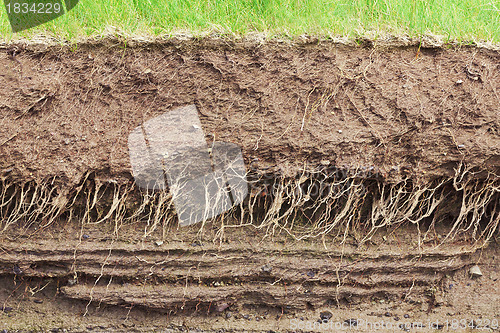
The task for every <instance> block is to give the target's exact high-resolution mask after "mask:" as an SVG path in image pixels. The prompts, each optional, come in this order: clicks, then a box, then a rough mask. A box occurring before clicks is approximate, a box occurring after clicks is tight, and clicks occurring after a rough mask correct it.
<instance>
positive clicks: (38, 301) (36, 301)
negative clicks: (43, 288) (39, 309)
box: [33, 299, 43, 304]
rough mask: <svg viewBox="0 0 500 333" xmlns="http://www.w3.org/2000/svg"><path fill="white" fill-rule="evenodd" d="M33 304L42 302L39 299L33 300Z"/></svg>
mask: <svg viewBox="0 0 500 333" xmlns="http://www.w3.org/2000/svg"><path fill="white" fill-rule="evenodd" d="M33 302H35V303H36V304H42V303H43V301H42V300H41V299H35V300H33Z"/></svg>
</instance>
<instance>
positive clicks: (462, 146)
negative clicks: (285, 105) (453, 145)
mask: <svg viewBox="0 0 500 333" xmlns="http://www.w3.org/2000/svg"><path fill="white" fill-rule="evenodd" d="M457 147H458V148H460V149H462V148H465V145H458V146H457Z"/></svg>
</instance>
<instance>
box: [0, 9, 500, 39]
mask: <svg viewBox="0 0 500 333" xmlns="http://www.w3.org/2000/svg"><path fill="white" fill-rule="evenodd" d="M109 26H114V27H117V28H118V29H120V30H121V31H123V32H124V33H126V34H148V35H162V34H169V33H172V32H176V31H180V30H181V31H185V30H188V31H190V32H193V33H194V34H197V33H201V32H206V31H218V32H224V33H234V34H245V33H248V32H252V31H259V32H267V33H269V34H271V35H273V34H281V35H283V34H284V35H286V36H292V37H293V36H297V35H301V34H304V33H307V34H310V35H321V36H346V37H350V38H353V37H357V36H362V35H367V34H369V35H370V36H371V37H375V38H376V37H377V36H381V35H386V34H394V35H402V34H408V35H410V36H412V37H416V36H421V35H423V34H437V35H443V36H444V37H445V40H448V41H458V42H468V41H478V40H480V41H487V42H494V43H498V42H500V1H495V0H457V1H453V0H428V1H424V0H393V1H391V0H352V1H351V0H309V1H305V0H283V1H279V0H206V1H200V0H100V1H97V0H81V1H80V3H79V4H78V6H77V7H76V8H75V9H73V10H72V11H70V12H69V13H68V14H67V15H64V16H62V17H60V18H57V19H56V20H54V21H51V22H49V23H46V24H44V25H42V26H41V27H37V28H34V29H31V30H28V31H25V32H21V33H18V34H12V33H11V32H10V26H9V23H8V20H7V15H6V13H5V10H1V19H0V31H1V34H2V37H3V39H13V38H14V39H15V38H18V37H28V38H29V37H30V36H33V35H34V34H37V33H40V32H46V33H47V32H48V33H49V34H51V35H55V36H57V37H59V38H61V39H76V38H80V37H85V36H92V35H98V34H100V33H102V32H103V31H105V29H106V27H109Z"/></svg>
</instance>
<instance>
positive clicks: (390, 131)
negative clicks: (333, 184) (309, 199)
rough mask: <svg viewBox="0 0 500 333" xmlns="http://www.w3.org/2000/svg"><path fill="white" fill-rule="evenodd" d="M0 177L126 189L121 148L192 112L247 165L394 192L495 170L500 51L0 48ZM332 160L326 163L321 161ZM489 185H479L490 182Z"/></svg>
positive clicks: (322, 45)
mask: <svg viewBox="0 0 500 333" xmlns="http://www.w3.org/2000/svg"><path fill="white" fill-rule="evenodd" d="M0 82H1V84H0V119H1V120H0V122H1V126H0V173H1V174H3V175H8V176H7V177H8V178H10V179H12V180H21V181H24V180H29V179H32V178H35V179H47V178H48V177H52V176H57V178H58V179H57V180H56V182H60V184H64V186H72V185H73V184H76V183H78V182H79V181H80V180H81V178H82V176H83V175H84V174H85V173H86V172H89V171H97V172H98V175H100V176H101V177H103V178H104V179H114V180H117V181H120V179H123V180H125V179H127V180H129V179H130V161H129V157H128V147H127V138H128V135H129V133H130V132H131V131H132V130H133V129H134V128H136V127H137V126H139V125H140V124H141V123H142V122H143V121H146V120H148V119H151V118H153V117H155V116H158V115H161V114H163V113H165V112H168V111H169V110H171V109H172V108H175V107H178V106H185V105H189V104H195V105H196V106H197V107H198V110H199V116H200V119H201V122H202V126H203V129H204V131H205V134H206V136H207V139H208V140H209V142H210V141H211V140H213V139H214V138H215V140H217V141H225V142H232V143H236V144H238V145H240V146H241V147H242V149H243V154H244V157H245V160H246V163H247V166H250V165H251V166H252V168H255V169H260V170H263V171H264V170H273V171H279V172H282V173H284V174H285V175H294V174H296V172H297V171H299V170H302V169H303V168H304V165H305V163H306V162H307V165H308V167H313V166H318V165H326V164H327V163H328V162H329V163H330V164H329V165H334V166H337V167H341V168H345V169H354V168H358V167H361V168H363V167H364V168H370V167H373V168H372V169H373V170H374V172H375V173H378V174H379V175H380V176H382V177H383V178H384V179H385V180H386V181H388V182H397V181H398V180H400V179H401V178H402V177H410V178H413V179H414V180H416V181H424V182H427V181H429V180H431V179H433V178H435V177H439V176H445V177H450V176H453V175H454V173H455V171H454V169H455V168H457V166H458V165H459V164H460V163H461V162H464V163H465V164H466V165H467V166H469V167H474V168H476V169H477V170H492V171H495V172H498V170H499V168H500V135H499V132H500V116H499V110H500V109H499V106H500V52H498V51H494V50H488V49H480V48H475V47H462V48H456V47H455V48H450V49H444V48H419V47H418V46H415V47H392V48H391V47H387V48H377V47H371V46H365V47H364V46H359V47H351V46H346V45H339V44H335V43H333V42H318V43H314V44H307V43H302V44H294V45H292V44H285V43H282V44H280V43H272V42H269V43H264V44H260V45H257V44H255V43H253V44H248V43H245V42H234V41H229V40H214V39H202V40H190V41H180V40H177V39H172V40H168V41H164V42H162V43H156V44H144V45H140V46H135V47H130V46H127V45H126V44H125V43H119V42H116V41H115V42H100V43H87V44H81V45H78V46H72V47H71V46H67V47H62V46H50V47H47V46H45V47H40V46H36V47H35V46H29V45H28V46H26V45H22V44H16V45H8V46H5V47H4V48H3V49H0ZM327 161H328V162H327ZM483 175H484V174H483Z"/></svg>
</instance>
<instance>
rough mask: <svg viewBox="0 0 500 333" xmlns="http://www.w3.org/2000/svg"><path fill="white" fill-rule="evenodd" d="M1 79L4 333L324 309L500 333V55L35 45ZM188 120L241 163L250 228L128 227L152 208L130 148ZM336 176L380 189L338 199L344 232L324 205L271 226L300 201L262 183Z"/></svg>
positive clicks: (454, 50)
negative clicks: (162, 123)
mask: <svg viewBox="0 0 500 333" xmlns="http://www.w3.org/2000/svg"><path fill="white" fill-rule="evenodd" d="M0 82H1V84H0V119H1V120H0V123H1V126H0V192H1V197H0V216H1V221H0V222H1V223H0V226H1V227H2V230H1V233H0V281H1V284H0V309H1V311H0V329H3V328H5V329H6V330H19V331H34V330H42V331H43V330H54V331H57V330H61V331H63V330H67V331H71V332H83V331H92V332H100V331H124V332H125V331H127V332H130V331H138V332H142V331H163V332H169V331H173V332H176V331H180V330H183V331H186V330H197V329H198V330H201V331H242V332H243V331H245V332H246V331H256V332H260V331H265V332H269V331H275V332H278V331H280V332H288V331H321V328H318V327H317V326H316V327H311V326H310V325H312V323H315V322H317V320H318V319H320V314H321V313H322V312H323V317H325V316H326V317H330V315H331V318H329V322H330V323H332V325H333V323H340V324H342V323H345V321H346V320H347V321H348V322H349V320H350V319H352V320H351V321H350V323H351V325H352V323H353V322H354V320H356V323H359V325H358V326H356V329H357V330H359V331H364V332H372V331H374V329H373V328H370V327H366V326H364V324H362V323H363V321H364V322H365V323H366V322H367V323H371V324H372V325H378V324H380V323H382V321H383V322H385V323H386V326H385V327H386V328H385V329H380V330H379V331H385V330H387V331H394V330H398V331H399V330H400V325H403V326H404V325H405V324H408V323H410V322H412V323H419V322H421V323H423V325H425V327H412V328H409V331H412V332H419V331H430V330H433V329H434V328H440V327H439V325H447V324H448V325H449V326H448V327H447V326H443V327H441V329H443V330H449V331H451V330H454V329H453V327H452V326H451V325H452V322H453V320H459V321H460V320H462V319H463V320H466V323H467V324H468V325H469V326H470V327H469V328H468V329H469V330H470V331H475V330H477V329H482V330H483V331H484V330H486V329H488V330H490V331H500V329H499V325H498V324H497V325H496V326H495V325H494V322H492V321H493V320H500V318H499V317H498V314H499V313H500V292H499V290H500V281H499V280H498V278H499V276H498V275H499V261H498V256H499V255H500V253H499V247H498V240H499V232H498V230H499V225H500V209H499V202H500V178H499V175H500V116H499V110H500V52H499V51H497V50H492V49H486V48H478V47H457V46H449V47H446V46H445V47H438V48H433V47H422V46H421V45H420V46H419V45H409V46H401V45H399V46H389V45H385V46H376V45H373V44H372V43H368V42H366V43H360V45H359V46H351V45H344V44H338V43H334V42H331V41H317V40H314V39H313V40H309V41H306V42H300V43H299V42H286V43H285V42H265V43H259V42H256V41H245V40H243V41H234V40H228V39H210V38H206V39H189V40H181V39H178V38H177V39H176V38H174V39H169V40H165V41H156V42H154V43H149V42H144V43H138V44H137V43H135V44H133V45H131V43H128V42H127V41H126V40H101V41H98V42H86V43H81V44H78V45H70V46H60V45H51V46H49V45H46V44H21V43H18V44H10V45H6V46H4V47H3V48H1V49H0ZM192 104H194V105H196V106H197V109H198V111H199V117H200V119H201V123H202V126H203V130H204V132H205V134H206V137H207V141H208V142H209V143H211V142H213V141H214V140H215V141H223V142H231V143H235V144H238V145H239V146H240V147H241V148H242V152H243V156H244V159H245V164H246V166H247V168H248V169H249V170H248V171H249V177H250V179H251V180H252V181H254V183H253V184H254V185H255V186H253V187H252V192H251V193H250V198H254V199H250V202H254V203H255V206H256V207H257V209H256V212H258V213H259V214H260V215H259V214H257V215H255V217H253V218H254V220H252V221H251V222H250V223H241V224H243V226H242V225H239V226H238V227H237V228H236V227H234V228H233V227H232V226H235V225H237V224H238V223H234V222H230V220H231V221H233V220H235V219H237V218H236V217H237V216H238V213H241V212H238V211H236V212H234V214H232V215H230V216H229V215H228V216H223V217H222V218H221V219H219V220H216V221H210V222H207V223H206V224H203V226H202V227H201V228H200V226H199V225H194V226H191V227H187V228H179V227H178V226H177V225H176V224H175V222H172V221H173V220H168V221H169V222H168V223H167V222H165V221H163V222H161V218H158V219H154V220H150V219H144V218H143V217H141V218H137V219H133V218H130V216H131V215H134V213H133V212H134V210H137V209H139V208H137V207H143V206H141V202H144V200H145V198H148V196H147V193H146V194H144V193H139V191H138V190H137V189H134V188H133V177H132V174H131V166H130V161H129V155H128V146H127V138H128V135H129V133H130V132H131V131H132V130H133V129H134V128H136V127H138V126H140V125H141V123H143V122H144V121H147V120H149V119H152V118H154V117H156V116H159V115H161V114H163V113H165V112H168V111H169V110H171V109H173V108H175V107H180V106H186V105H192ZM325 170H335V171H339V170H341V171H342V174H343V178H344V179H347V178H348V179H350V177H353V178H352V179H354V180H355V181H359V182H360V183H359V184H363V185H364V186H365V187H364V188H365V189H367V190H368V191H367V192H366V193H367V194H366V193H364V192H363V193H362V194H359V195H360V197H359V198H358V199H359V201H356V200H358V199H355V196H354V194H353V195H352V196H351V195H345V196H338V197H335V200H336V201H333V203H334V205H333V206H331V205H330V206H328V205H329V202H330V201H325V202H326V203H325V202H323V203H322V205H323V206H326V208H325V207H323V206H322V207H323V208H324V209H326V210H327V211H328V207H330V208H331V207H333V210H334V211H336V212H337V211H344V208H346V213H345V214H344V215H343V219H342V222H338V221H337V220H335V223H336V224H335V225H334V226H335V227H332V228H329V224H326V225H325V224H323V222H317V221H320V220H321V219H323V218H324V219H325V221H326V220H328V219H329V218H330V217H331V215H330V213H328V214H326V215H324V214H323V215H322V214H319V213H318V212H317V211H314V212H311V211H310V210H311V207H314V204H315V203H317V202H319V201H315V200H320V199H321V197H318V198H313V199H314V200H313V201H312V202H313V204H311V205H312V206H308V207H306V206H303V205H304V203H303V202H301V203H300V204H299V203H297V202H296V201H294V200H295V198H294V197H293V195H289V196H288V197H286V200H284V202H285V203H284V204H283V207H285V208H287V207H292V208H294V207H295V206H294V205H297V207H298V208H297V211H299V210H300V211H301V214H295V215H294V214H290V215H287V216H286V218H282V217H283V216H284V215H283V214H285V213H284V211H287V209H285V208H283V207H282V206H280V207H281V208H278V209H277V211H275V212H274V213H273V214H276V215H272V214H271V215H272V216H271V215H269V214H270V213H269V214H267V212H270V211H272V209H273V207H274V206H273V203H275V202H277V201H278V199H280V198H283V197H284V196H281V195H282V194H279V195H278V194H276V193H268V190H269V187H266V186H264V187H259V184H260V185H262V184H263V185H269V184H268V183H269V182H275V184H276V183H279V182H280V181H283V182H287V181H288V182H292V183H293V181H295V180H297V179H298V181H299V185H301V184H302V183H303V181H302V180H301V179H302V178H301V177H305V179H306V180H307V181H306V182H313V181H315V180H316V179H318V177H319V175H322V174H324V173H325V172H326V171H325ZM252 177H253V178H252ZM264 178H265V179H267V180H266V181H267V182H268V183H265V181H263V179H264ZM328 179H329V180H328V181H331V182H335V181H336V180H332V179H331V178H328ZM290 184H291V183H290ZM101 188H102V191H101ZM262 188H264V189H265V190H264V191H263V190H262ZM256 189H260V190H259V191H257V190H256ZM349 191H351V190H349ZM352 191H354V190H352ZM282 192H283V193H284V192H286V191H282ZM346 193H347V192H346ZM348 193H353V192H348ZM400 196H401V197H403V198H405V199H404V200H403V199H401V201H398V200H399V199H398V200H396V199H394V200H393V198H399V197H400ZM154 198H156V199H154V200H156V201H154V200H153V201H154V202H153V203H152V204H151V205H152V206H155V205H156V206H162V204H163V202H164V201H165V202H166V201H167V199H161V198H162V197H161V195H159V197H154ZM353 198H354V199H353ZM356 198H357V197H356ZM365 199H366V200H365ZM141 200H142V201H141ZM162 200H164V201H162ZM252 200H254V201H252ZM306 201H307V200H306ZM352 202H355V204H353V205H354V206H356V207H355V209H353V210H352V212H351V211H347V208H348V207H349V205H351V204H352ZM413 203H415V204H414V205H413ZM286 205H288V206H286ZM300 205H302V206H300ZM357 205H359V207H358V206H357ZM110 207H111V208H110ZM148 207H149V206H148ZM384 207H388V208H387V211H384V210H383V208H384ZM151 209H152V210H153V211H154V208H151ZM242 210H243V211H244V208H242ZM108 211H109V212H110V213H109V214H107V213H106V212H108ZM165 211H167V209H165ZM165 211H163V210H162V211H161V214H159V215H158V216H160V215H161V216H166V215H167V213H165ZM141 212H144V210H141ZM294 212H295V210H294ZM393 212H396V213H394V214H392V213H393ZM404 212H410V213H408V214H406V213H404ZM169 213H171V212H170V211H169ZM266 214H267V215H266ZM280 214H281V215H280ZM332 214H333V213H332ZM377 214H378V215H377ZM391 214H392V215H391ZM146 215H147V213H146ZM153 215H154V214H153ZM174 215H175V214H174ZM354 215H356V217H355V218H354V217H353V218H352V219H351V216H354ZM150 216H152V215H151V214H150ZM252 216H253V215H252ZM269 216H271V217H273V218H274V217H276V218H275V220H278V222H276V223H275V222H270V223H269V224H260V225H259V223H260V221H261V220H262V221H264V220H266V219H267V218H268V217H269ZM332 216H333V215H332ZM336 216H338V215H336ZM374 216H378V217H376V218H375V217H374ZM380 216H382V217H380ZM16 217H19V219H17V218H16ZM292 220H293V221H294V222H293V223H292V222H290V221H292ZM396 220H397V221H396ZM123 221H127V222H126V223H125V222H123ZM266 221H267V220H266ZM321 221H323V220H321ZM363 221H365V222H363ZM380 221H383V222H380ZM415 221H417V222H415ZM232 223H233V224H232ZM266 223H267V222H266ZM297 228H299V229H300V228H302V229H303V230H306V231H307V230H313V231H314V232H312V233H307V232H302V233H300V232H298V233H295V231H296V230H297ZM374 231H377V232H374ZM301 235H302V236H304V235H308V236H310V237H298V236H301ZM450 235H451V236H450ZM474 264H479V266H480V268H481V270H482V273H483V275H482V276H481V277H477V278H473V277H471V276H470V274H469V268H470V267H471V266H472V265H474ZM325 311H328V313H325ZM447 320H448V321H447ZM472 320H474V322H473V324H470V323H471V321H472ZM487 320H489V322H488V321H487ZM446 321H447V322H446ZM388 322H390V323H391V325H392V326H391V327H393V328H394V329H392V328H391V327H389V328H388V326H387V323H388ZM497 323H498V322H497ZM318 324H319V323H316V325H318ZM294 325H295V326H294ZM307 325H309V326H307ZM474 325H475V326H474ZM486 325H488V326H489V327H486ZM331 327H334V326H330V330H331V331H335V328H331ZM402 328H403V330H404V329H405V327H402ZM455 328H456V327H455ZM336 330H337V331H338V329H336ZM323 331H324V330H323Z"/></svg>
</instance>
